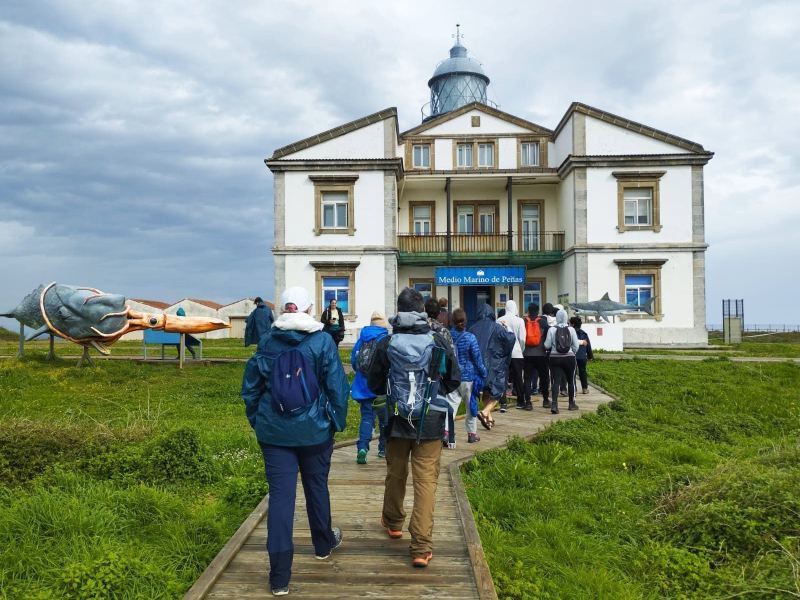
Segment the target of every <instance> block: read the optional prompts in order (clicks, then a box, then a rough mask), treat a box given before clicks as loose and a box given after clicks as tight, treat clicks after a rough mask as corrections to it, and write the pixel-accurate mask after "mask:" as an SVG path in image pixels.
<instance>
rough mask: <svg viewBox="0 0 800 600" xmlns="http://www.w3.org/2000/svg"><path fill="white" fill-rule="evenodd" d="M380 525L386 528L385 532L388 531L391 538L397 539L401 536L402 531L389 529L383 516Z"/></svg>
mask: <svg viewBox="0 0 800 600" xmlns="http://www.w3.org/2000/svg"><path fill="white" fill-rule="evenodd" d="M381 525H383V526H384V527H385V528H386V533H388V534H389V537H390V538H392V539H393V540H399V539H400V538H401V537H403V532H402V531H394V530H393V529H390V528H389V526H388V525H387V524H386V521H384V520H383V517H381Z"/></svg>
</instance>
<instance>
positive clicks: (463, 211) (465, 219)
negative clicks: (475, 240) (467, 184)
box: [456, 204, 475, 233]
mask: <svg viewBox="0 0 800 600" xmlns="http://www.w3.org/2000/svg"><path fill="white" fill-rule="evenodd" d="M457 213H458V227H457V228H456V233H475V208H474V207H473V206H472V204H468V205H466V206H459V207H458V210H457Z"/></svg>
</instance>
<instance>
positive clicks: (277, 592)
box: [272, 585, 289, 596]
mask: <svg viewBox="0 0 800 600" xmlns="http://www.w3.org/2000/svg"><path fill="white" fill-rule="evenodd" d="M272 595H273V596H288V595H289V586H288V585H287V586H286V587H282V588H272Z"/></svg>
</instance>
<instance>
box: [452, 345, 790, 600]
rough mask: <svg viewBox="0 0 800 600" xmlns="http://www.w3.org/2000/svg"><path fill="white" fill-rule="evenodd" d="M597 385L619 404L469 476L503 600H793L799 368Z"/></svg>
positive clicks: (636, 363) (495, 456) (658, 372)
mask: <svg viewBox="0 0 800 600" xmlns="http://www.w3.org/2000/svg"><path fill="white" fill-rule="evenodd" d="M590 377H591V378H592V379H594V381H595V382H597V383H598V384H600V385H602V386H603V387H605V388H606V389H608V390H610V391H612V392H613V393H615V394H617V395H619V396H620V397H621V398H622V399H621V400H620V401H616V402H613V403H611V404H609V405H607V406H603V407H601V408H600V410H599V411H598V413H597V414H590V415H585V416H583V417H582V418H580V419H576V420H570V421H562V422H559V423H557V424H555V425H554V426H551V427H550V428H548V429H547V430H546V431H544V432H543V433H542V434H541V435H540V436H539V438H538V440H537V442H536V443H533V444H530V443H526V442H523V441H521V440H519V439H517V440H516V441H513V442H512V443H511V444H510V445H509V449H508V450H506V451H490V452H487V453H484V454H480V455H479V456H478V457H477V458H475V459H473V460H472V461H470V462H468V463H467V464H466V465H465V469H464V472H465V475H464V478H465V485H466V487H467V492H468V495H469V498H470V501H471V502H472V506H473V510H474V512H475V515H476V520H477V523H478V528H479V531H480V533H481V539H482V542H483V544H484V548H485V550H486V553H487V556H488V559H489V563H490V567H491V570H492V574H493V577H494V579H495V583H496V584H497V588H498V592H499V596H500V598H501V600H505V599H513V600H521V599H523V598H525V599H528V598H530V599H548V600H555V599H562V598H563V599H573V598H592V599H609V600H610V599H614V600H628V599H631V600H633V599H637V600H639V599H648V600H650V599H652V600H655V599H657V598H659V599H661V598H667V599H690V598H691V599H695V598H696V599H704V598H708V599H710V598H734V597H735V598H739V597H741V598H748V599H752V598H757V599H767V598H789V597H796V595H797V593H798V590H799V589H800V588H798V586H800V580H799V579H798V564H799V563H798V560H800V439H799V438H798V430H800V391H798V385H797V384H798V382H799V381H800V367H798V365H795V364H791V363H777V364H734V363H731V362H730V361H727V360H719V359H710V360H708V361H705V362H702V363H677V362H676V363H673V362H655V361H644V360H631V361H624V362H621V363H611V362H599V363H595V364H593V365H591V367H590ZM776 590H777V591H776ZM781 590H783V591H781Z"/></svg>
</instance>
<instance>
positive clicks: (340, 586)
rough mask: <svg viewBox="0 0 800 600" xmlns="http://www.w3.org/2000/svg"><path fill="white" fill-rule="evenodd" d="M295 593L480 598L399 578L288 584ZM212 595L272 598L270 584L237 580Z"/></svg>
mask: <svg viewBox="0 0 800 600" xmlns="http://www.w3.org/2000/svg"><path fill="white" fill-rule="evenodd" d="M289 590H290V593H291V594H292V595H297V596H302V597H306V598H315V599H317V598H319V599H325V600H350V599H351V598H373V599H374V598H384V599H386V600H409V598H441V599H442V600H472V599H475V600H479V596H478V594H477V593H476V592H475V590H470V589H469V588H467V587H465V586H434V585H426V584H408V583H407V582H405V581H403V580H402V579H401V580H398V581H396V582H393V583H389V584H387V585H370V586H364V587H359V586H354V585H349V584H348V583H347V581H346V579H344V578H343V579H342V580H340V582H339V583H337V584H336V585H331V584H329V583H295V582H294V581H292V582H290V583H289ZM208 597H209V598H265V599H266V598H272V595H271V593H270V590H269V587H267V589H264V587H263V586H261V585H247V584H238V583H228V584H218V585H216V586H215V587H214V590H213V591H212V592H211V593H210V594H209V595H208Z"/></svg>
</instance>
